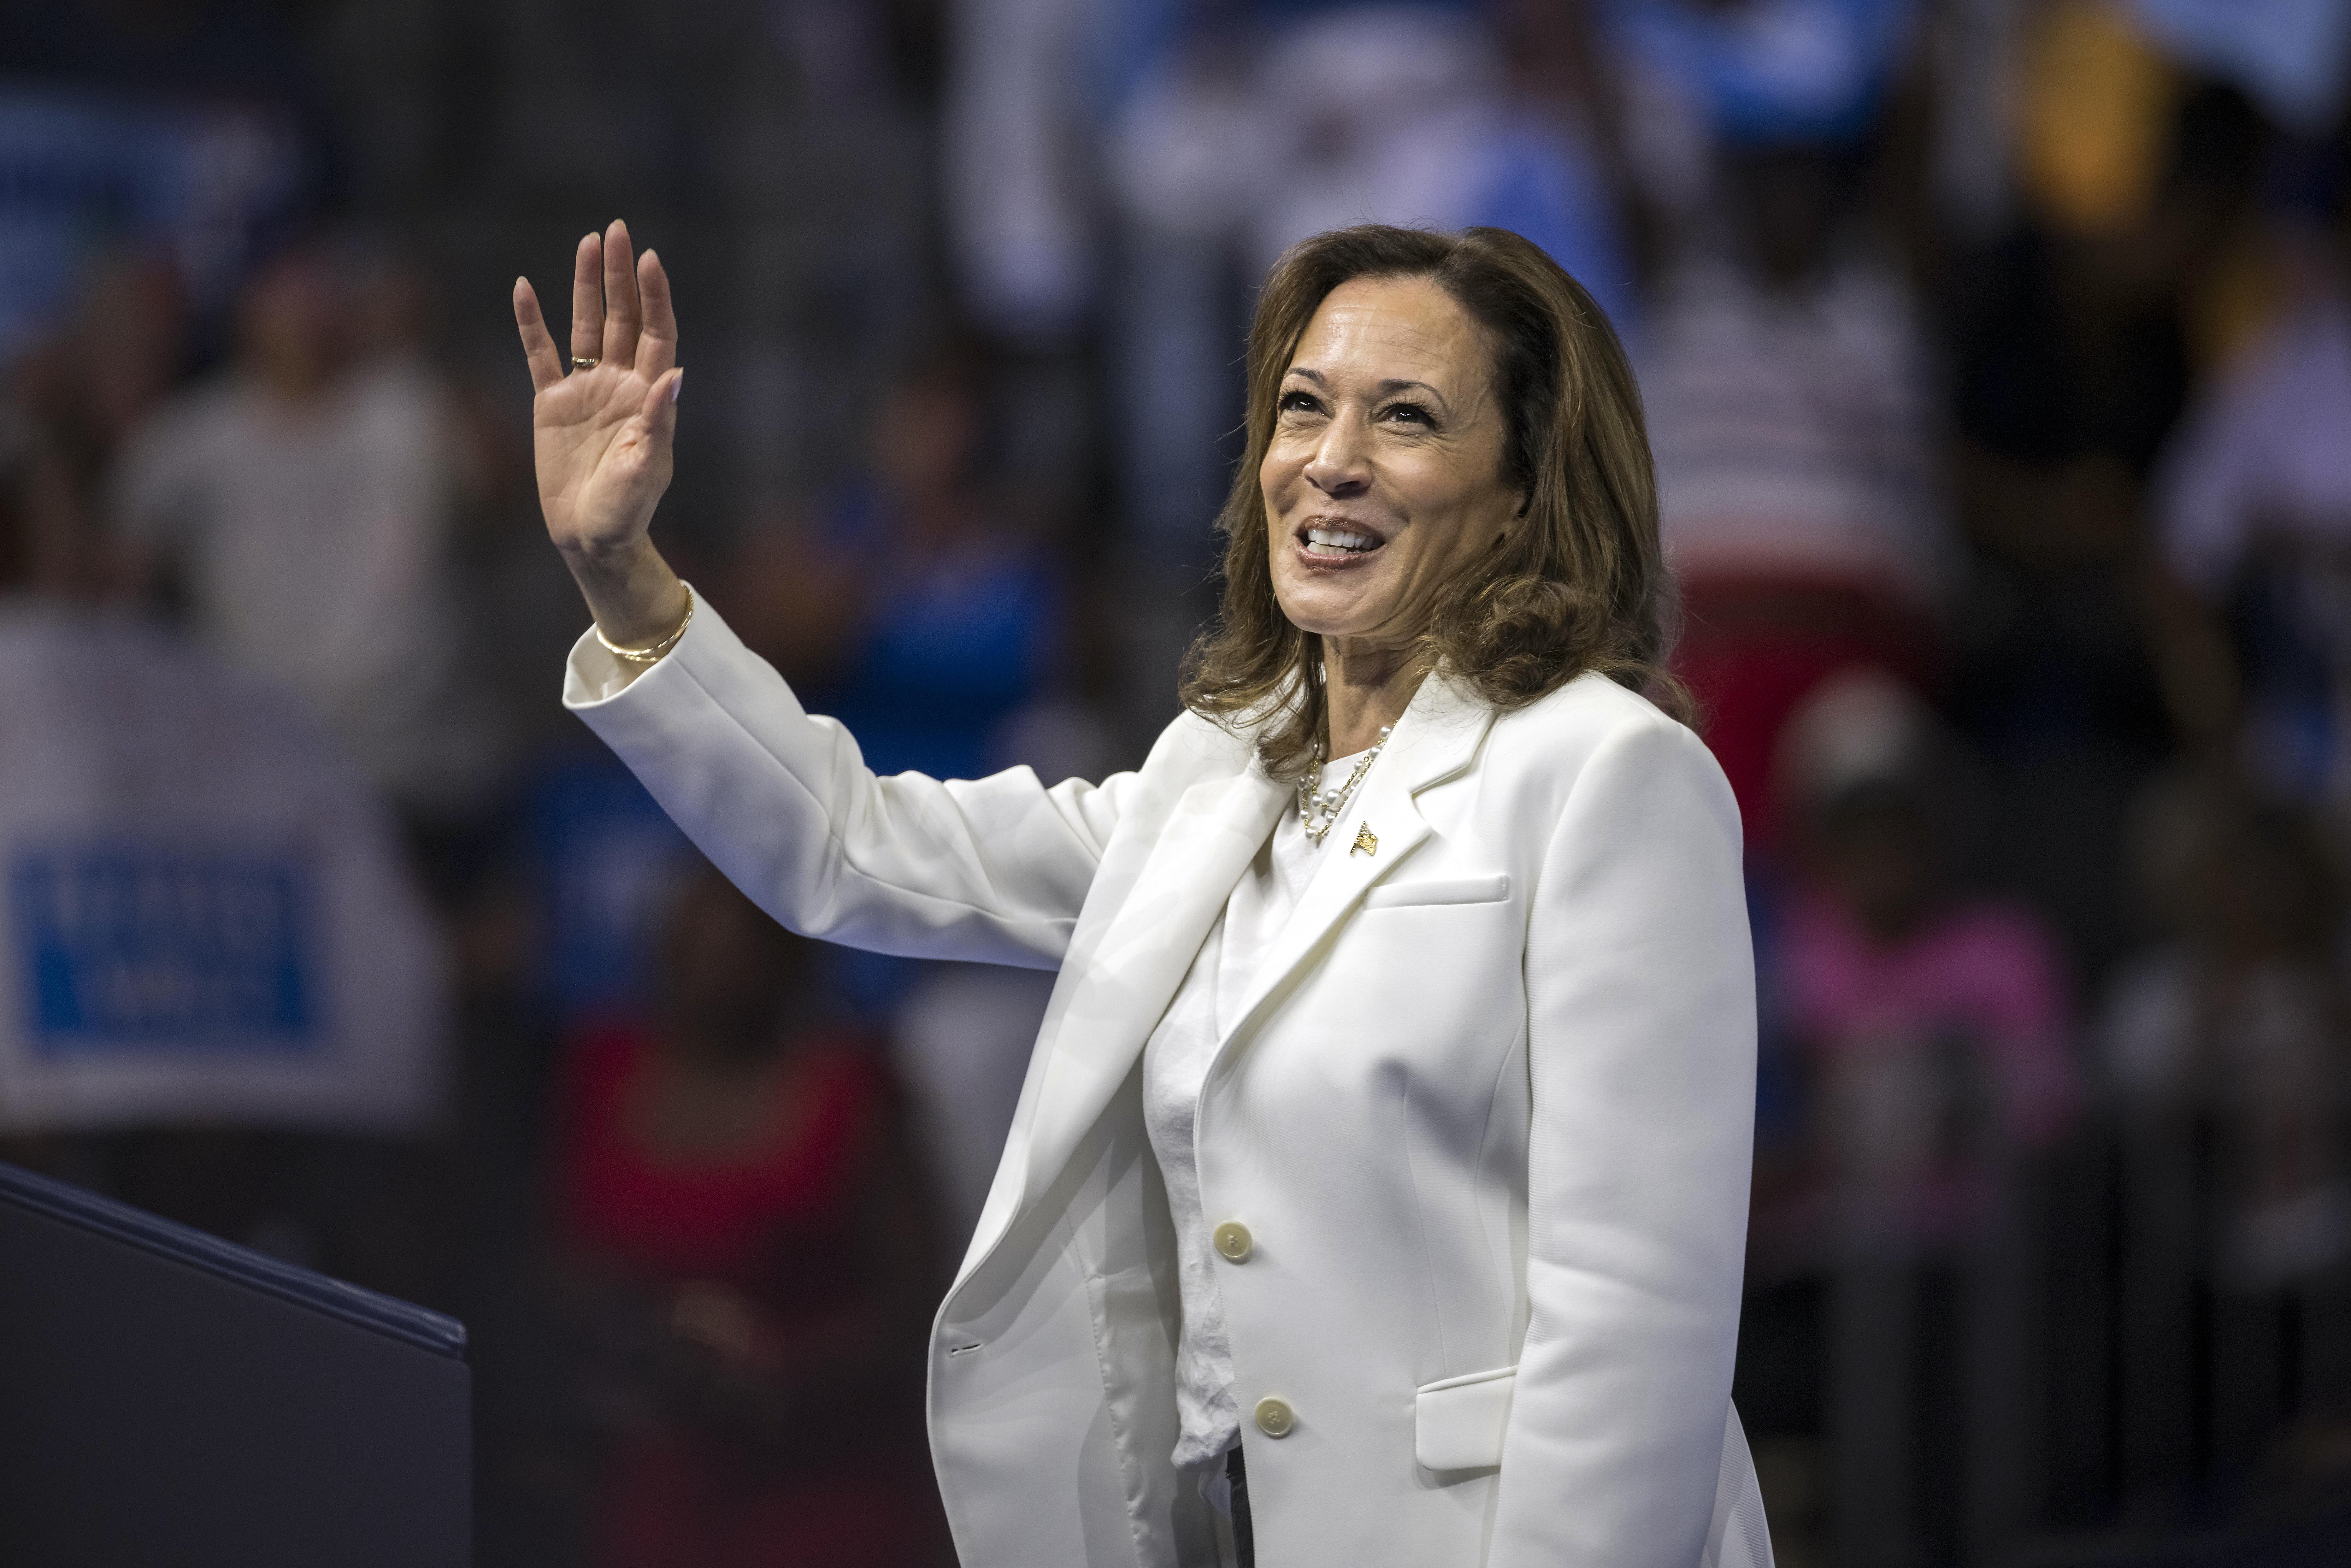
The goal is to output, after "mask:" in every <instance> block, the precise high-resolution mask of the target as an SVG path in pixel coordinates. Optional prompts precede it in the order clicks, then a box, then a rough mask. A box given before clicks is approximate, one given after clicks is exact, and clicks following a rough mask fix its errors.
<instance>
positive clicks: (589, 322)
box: [571, 235, 604, 360]
mask: <svg viewBox="0 0 2351 1568" xmlns="http://www.w3.org/2000/svg"><path fill="white" fill-rule="evenodd" d="M603 351H604V242H603V240H602V238H601V237H600V236H599V235H585V236H583V237H582V238H581V239H580V248H579V249H578V250H577V251H575V252H574V253H573V254H572V257H571V357H572V358H573V359H575V360H592V359H594V358H595V357H596V356H597V355H599V354H601V353H602V352H603Z"/></svg>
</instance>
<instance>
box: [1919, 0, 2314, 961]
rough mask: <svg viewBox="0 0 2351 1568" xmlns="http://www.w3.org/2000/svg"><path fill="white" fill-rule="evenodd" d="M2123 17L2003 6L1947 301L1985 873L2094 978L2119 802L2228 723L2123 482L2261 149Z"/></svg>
mask: <svg viewBox="0 0 2351 1568" xmlns="http://www.w3.org/2000/svg"><path fill="white" fill-rule="evenodd" d="M2135 15H2136V13H2135V12H2134V10H2133V9H2131V8H2129V7H2125V6H2121V5H2105V4H2095V3H2089V0H2049V3H2048V4H2045V5H2039V6H2036V7H2033V8H2032V9H2031V10H2030V11H2029V12H2026V13H2024V14H2023V15H2022V16H2020V18H2019V24H2020V25H2019V26H2017V27H2016V28H2015V29H2014V32H2013V37H2012V39H2011V62H2010V69H2011V77H2010V88H2009V91H2008V94H2007V97H2008V99H2009V102H2010V106H2011V107H2010V110H2009V114H2008V150H2009V164H2010V170H2011V182H2012V184H2013V188H2014V193H2015V204H2014V208H2013V211H2012V214H2011V221H2010V223H2009V225H2008V226H2007V229H2006V231H2005V232H2004V233H2002V234H2001V235H1999V236H1998V237H1997V238H1995V239H1994V240H1993V241H1991V243H1990V244H1988V245H1987V246H1983V247H1982V248H1981V249H1980V250H1979V251H1977V252H1974V253H1972V254H1967V255H1964V256H1962V257H1961V258H1960V259H1961V260H1962V262H1963V265H1962V266H1960V267H1956V268H1954V269H1952V272H1951V276H1952V277H1953V279H1954V285H1955V286H1954V288H1953V291H1952V297H1951V298H1950V299H1949V329H1950V332H1951V342H1952V345H1953V359H1954V363H1953V371H1954V381H1955V388H1954V393H1955V395H1954V406H1955V412H1956V415H1957V420H1956V423H1957V424H1958V427H1959V428H1958V434H1959V442H1958V444H1957V450H1956V454H1955V463H1954V471H1955V474H1956V476H1957V478H1958V491H1959V503H1960V504H1959V516H1960V519H1961V522H1962V525H1963V527H1964V528H1965V531H1966V533H1967V536H1968V539H1969V542H1970V546H1971V547H1972V548H1971V549H1970V560H1969V567H1970V570H1969V573H1968V577H1967V580H1966V581H1965V584H1964V591H1963V594H1962V598H1961V602H1960V604H1959V608H1958V610H1957V612H1956V614H1955V617H1954V625H1955V627H1956V628H1957V631H1958V635H1957V636H1956V637H1955V640H1954V643H1953V649H1952V659H1951V666H1950V672H1949V683H1948V685H1947V687H1946V698H1947V701H1948V704H1949V707H1950V710H1951V712H1952V713H1953V715H1954V716H1955V717H1956V718H1957V720H1958V721H1959V723H1960V724H1961V725H1962V726H1963V727H1966V728H1967V730H1968V731H1969V733H1970V735H1971V737H1973V738H1974V739H1975V741H1976V744H1977V746H1978V747H1979V749H1980V752H1981V753H1982V755H1983V757H1984V759H1985V761H1986V763H1987V765H1988V766H1989V767H1990V768H1991V771H1992V774H1993V777H1994V779H1995V781H1996V788H1995V791H1994V796H1995V800H1996V801H1997V803H1998V807H1999V814H2000V818H2001V820H2000V821H1999V823H1998V824H1997V826H1996V828H1995V831H1993V832H1992V833H1991V842H1992V843H1993V845H1994V847H1995V855H1996V860H1997V862H1998V864H1997V865H1996V867H1995V874H1997V875H1998V876H1999V878H2000V879H2001V881H2002V882H2003V883H2005V884H2006V885H2008V886H2011V887H2013V888H2015V889H2017V890H2018V891H2020V892H2022V893H2023V894H2027V895H2028V896H2030V897H2031V898H2032V900H2033V901H2034V902H2035V903H2036V904H2038V905H2039V906H2040V907H2041V908H2042V909H2043V911H2044V912H2046V913H2047V914H2048V915H2049V916H2050V917H2051V918H2052V919H2053V920H2054V921H2055V922H2056V923H2057V925H2058V926H2059V928H2060V929H2061V930H2063V931H2064V934H2065V936H2066V938H2067V943H2068V947H2069V949H2070V951H2071V953H2072V955H2073V956H2074V959H2075V961H2076V962H2077V963H2078V964H2079V965H2080V966H2081V970H2082V973H2083V974H2084V975H2085V977H2095V976H2097V975H2099V974H2101V973H2102V972H2103V971H2104V970H2105V968H2106V967H2108V966H2110V965H2111V964H2113V963H2114V962H2115V961H2116V960H2117V959H2118V958H2120V957H2121V956H2123V954H2124V953H2125V951H2126V949H2127V947H2128V946H2129V945H2130V944H2131V943H2132V942H2133V941H2134V940H2135V939H2136V937H2137V932H2136V931H2135V929H2134V925H2133V911H2132V908H2131V901H2130V900H2129V898H2128V896H2127V894H2126V888H2127V883H2128V879H2127V876H2126V873H2125V870H2124V863H2125V850H2124V846H2123V842H2122V830H2121V824H2122V823H2123V821H2125V819H2126V815H2127V809H2128V804H2129V802H2130V800H2131V799H2132V798H2133V796H2134V795H2135V794H2136V792H2137V789H2139V788H2140V787H2141V786H2142V784H2143V783H2144V782H2145V781H2146V779H2148V778H2149V777H2150V776H2151V775H2152V773H2153V772H2154V771H2155V770H2156V769H2158V768H2160V767H2161V766H2162V765H2163V764H2164V763H2165V761H2166V760H2167V759H2168V757H2169V756H2170V754H2171V752H2172V751H2173V749H2174V748H2175V747H2178V746H2179V745H2181V744H2183V743H2184V744H2188V745H2191V746H2196V747H2206V746H2210V745H2214V744H2219V743H2220V741H2221V738H2222V737H2223V735H2224V733H2225V730H2226V728H2227V726H2228V723H2229V718H2230V690H2229V683H2230V680H2231V676H2230V674H2229V671H2228V668H2227V664H2228V656H2227V651H2226V648H2225V646H2224V645H2223V644H2222V643H2220V641H2219V640H2218V639H2217V638H2216V636H2215V635H2214V633H2213V630H2212V624H2211V619H2210V615H2209V614H2208V613H2206V612H2204V611H2203V610H2202V609H2201V608H2200V607H2199V605H2198V604H2197V603H2196V601H2195V600H2194V599H2193V598H2192V597H2191V596H2190V595H2189V594H2188V593H2187V592H2185V591H2182V589H2181V588H2180V586H2179V582H2178V580H2177V579H2176V578H2175V577H2174V576H2173V574H2172V573H2171V572H2170V571H2169V570H2168V569H2167V568H2166V566H2165V563H2164V559H2163V552H2162V551H2161V549H2159V548H2158V542H2157V538H2156V535H2155V531H2154V530H2153V529H2152V528H2150V527H2149V519H2148V516H2147V485H2148V482H2149V478H2150V476H2151V473H2152V470H2153V468H2154V465H2155V464H2156V462H2157V460H2158V455H2160V454H2161V452H2162V451H2163V449H2164V446H2165V444H2166V443H2167V441H2168V439H2169V437H2170V434H2171V433H2172V430H2173V427H2174V425H2175V423H2177V421H2178V419H2179V415H2180V413H2181V411H2182V409H2183V408H2184V406H2185V405H2186V402H2187V399H2188V397H2189V390H2190V387H2191V384H2192V382H2193V380H2194V378H2195V376H2196V374H2197V373H2198V371H2199V358H2200V350H2199V339H2200V337H2201V332H2200V329H2199V321H2200V320H2202V319H2204V318H2205V317H2206V316H2207V315H2208V314H2209V312H2210V309H2211V308H2212V300H2213V287H2214V285H2215V283H2216V279H2217V273H2216V270H2215V269H2216V267H2217V266H2218V264H2219V263H2220V260H2221V259H2222V258H2223V257H2224V256H2226V255H2227V253H2228V250H2229V246H2230V242H2231V238H2232V236H2233V235H2235V234H2236V233H2237V232H2238V230H2239V226H2240V225H2241V222H2242V220H2243V217H2244V215H2245V214H2246V212H2247V210H2248V208H2249V206H2250V204H2251V203H2252V197H2253V194H2254V193H2255V191H2256V189H2257V182H2256V174H2257V172H2258V171H2259V170H2260V169H2261V168H2262V163H2263V161H2264V159H2265V157H2266V150H2267V148H2268V147H2269V145H2270V142H2271V137H2272V132H2271V130H2270V128H2269V126H2268V125H2267V123H2266V122H2265V121H2264V120H2263V119H2262V116H2261V115H2260V113H2259V112H2258V111H2257V110H2256V109H2255V108H2254V106H2253V105H2252V103H2251V102H2250V101H2249V100H2248V99H2247V98H2246V97H2245V95H2244V94H2243V93H2241V92H2240V91H2239V90H2237V89H2235V88H2233V87H2231V86H2229V85H2227V84H2226V83H2222V82H2216V81H2213V80H2210V79H2206V78H2199V77H2198V76H2197V75H2195V74H2193V73H2191V72H2189V71H2188V70H2185V69H2183V68H2182V67H2181V66H2180V64H2179V62H2178V61H2176V60H2175V59H2174V58H2172V57H2169V56H2168V55H2167V54H2165V53H2164V52H2163V50H2162V49H2160V48H2159V47H2158V45H2157V44H2156V42H2155V41H2154V40H2152V39H2151V38H2150V37H2149V36H2148V35H2147V32H2146V31H2145V29H2144V28H2143V27H2142V26H2140V25H2139V24H2138V23H2137V21H2136V20H2135Z"/></svg>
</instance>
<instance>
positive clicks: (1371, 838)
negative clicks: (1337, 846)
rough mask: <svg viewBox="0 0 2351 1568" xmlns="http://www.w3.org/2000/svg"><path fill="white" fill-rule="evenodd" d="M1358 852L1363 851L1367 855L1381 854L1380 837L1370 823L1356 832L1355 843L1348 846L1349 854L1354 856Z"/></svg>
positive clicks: (1366, 823)
mask: <svg viewBox="0 0 2351 1568" xmlns="http://www.w3.org/2000/svg"><path fill="white" fill-rule="evenodd" d="M1357 850H1361V851H1363V852H1364V853H1365V854H1367V855H1375V854H1377V853H1379V852H1380V836H1379V835H1378V834H1377V833H1374V831H1372V825H1371V824H1370V823H1369V822H1365V823H1364V825H1363V826H1362V827H1360V828H1357V829H1356V830H1355V841H1354V842H1353V843H1352V844H1350V845H1348V846H1347V852H1348V853H1349V854H1353V853H1354V852H1356V851H1357Z"/></svg>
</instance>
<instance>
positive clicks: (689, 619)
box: [589, 582, 694, 664]
mask: <svg viewBox="0 0 2351 1568" xmlns="http://www.w3.org/2000/svg"><path fill="white" fill-rule="evenodd" d="M678 586H679V587H680V588H683V589H684V590H685V619H684V620H683V621H681V622H678V623H677V630H676V631H674V632H671V633H670V634H669V635H668V636H666V637H664V638H663V639H662V640H661V641H660V642H658V643H653V645H652V646H651V647H646V648H623V647H622V646H621V645H620V644H619V643H615V642H613V641H612V640H611V638H610V637H607V636H605V635H604V629H603V628H602V627H601V626H598V625H595V624H593V623H592V622H591V623H590V627H589V629H590V631H592V632H595V633H596V641H598V642H599V643H602V644H604V652H606V653H610V654H611V655H612V657H614V658H616V659H626V660H628V661H629V663H631V664H653V663H655V662H656V661H658V660H659V659H660V658H661V656H662V655H663V654H664V653H668V652H669V651H670V650H671V649H672V648H674V647H676V646H677V640H678V639H679V638H680V637H683V636H684V635H685V629H686V628H687V627H689V626H691V625H693V624H694V584H692V583H690V582H681V583H679V584H678Z"/></svg>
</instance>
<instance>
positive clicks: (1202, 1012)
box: [1143, 751, 1363, 1467]
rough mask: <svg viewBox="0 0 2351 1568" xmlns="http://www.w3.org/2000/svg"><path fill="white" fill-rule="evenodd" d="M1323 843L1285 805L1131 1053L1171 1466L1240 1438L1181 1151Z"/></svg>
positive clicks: (1209, 1250)
mask: <svg viewBox="0 0 2351 1568" xmlns="http://www.w3.org/2000/svg"><path fill="white" fill-rule="evenodd" d="M1362 757H1363V753H1362V752H1360V751H1359V752H1356V753H1355V754H1354V755H1353V756H1351V757H1343V758H1339V759H1338V760H1337V761H1335V762H1332V763H1328V764H1326V765H1325V766H1324V768H1323V773H1322V780H1321V782H1322V783H1323V784H1326V785H1327V784H1329V783H1331V782H1332V781H1333V780H1334V779H1335V780H1343V779H1345V778H1346V777H1347V775H1348V774H1349V773H1352V772H1353V770H1354V768H1355V764H1356V762H1357V761H1359V760H1360V759H1361V758H1362ZM1358 788H1359V789H1360V786H1359V787H1358ZM1332 831H1333V832H1336V831H1337V830H1336V829H1335V828H1334V829H1333V830H1332ZM1330 842H1331V840H1330V838H1329V837H1328V836H1326V837H1325V838H1324V839H1323V840H1322V843H1320V844H1318V843H1316V842H1315V841H1313V840H1311V839H1310V838H1308V837H1307V836H1306V829H1305V826H1304V824H1302V823H1301V821H1299V818H1298V812H1297V810H1295V809H1294V808H1293V809H1291V810H1286V811H1284V812H1282V814H1281V815H1280V817H1279V818H1277V819H1276V820H1275V821H1274V825H1273V831H1272V832H1271V833H1270V834H1269V835H1267V838H1266V841H1265V842H1264V843H1262V844H1260V845H1259V846H1258V852H1257V858H1256V859H1254V860H1252V861H1250V862H1249V870H1247V871H1246V872H1244V873H1241V879H1240V881H1238V882H1237V883H1234V884H1233V891H1232V895H1231V897H1229V898H1228V899H1227V900H1226V903H1225V912H1224V914H1223V915H1219V916H1217V923H1216V925H1214V926H1213V927H1211V928H1210V929H1209V932H1208V936H1207V940H1206V941H1204V942H1203V943H1201V945H1200V951H1199V955H1198V956H1196V957H1195V958H1194V959H1193V960H1192V967H1191V968H1190V969H1189V970H1188V971H1186V974H1185V976H1184V983H1183V984H1182V985H1181V986H1180V987H1178V988H1176V992H1175V999H1174V1000H1172V1001H1170V1002H1169V1003H1168V1004H1167V1010H1166V1012H1165V1013H1164V1014H1162V1015H1161V1016H1160V1019H1159V1027H1158V1028H1157V1029H1155V1030H1153V1031H1152V1033H1151V1039H1150V1041H1149V1043H1147V1044H1146V1045H1144V1048H1143V1121H1144V1128H1145V1129H1146V1130H1147V1131H1148V1133H1149V1134H1150V1136H1151V1152H1152V1153H1153V1155H1156V1156H1157V1158H1158V1160H1159V1174H1160V1176H1162V1177H1163V1178H1164V1179H1165V1182H1166V1184H1167V1207H1168V1209H1169V1211H1170V1212H1171V1213H1172V1214H1173V1215H1174V1217H1175V1238H1176V1242H1175V1244H1176V1261H1177V1274H1176V1279H1177V1282H1178V1284H1179V1286H1180V1289H1181V1293H1182V1296H1183V1301H1184V1330H1183V1335H1182V1337H1181V1339H1180V1340H1179V1341H1178V1342H1177V1343H1176V1347H1175V1409H1176V1414H1177V1416H1179V1418H1180V1419H1181V1421H1182V1430H1181V1432H1180V1433H1179V1434H1178V1436H1177V1437H1176V1439H1175V1464H1176V1465H1177V1466H1178V1467H1186V1466H1206V1465H1207V1464H1208V1463H1210V1462H1211V1461H1213V1460H1215V1459H1216V1458H1217V1457H1218V1456H1219V1455H1221V1454H1223V1453H1224V1452H1225V1451H1226V1450H1227V1449H1228V1448H1232V1447H1233V1446H1234V1445H1235V1444H1237V1443H1238V1442H1239V1441H1240V1435H1241V1424H1240V1423H1241V1418H1240V1409H1239V1406H1238V1405H1237V1404H1235V1402H1234V1400H1233V1353H1232V1346H1231V1344H1230V1343H1229V1342H1228V1340H1227V1338H1226V1336H1225V1313H1224V1307H1223V1305H1222V1303H1221V1302H1220V1301H1219V1300H1218V1299H1217V1272H1216V1271H1217V1253H1216V1249H1215V1248H1214V1247H1213V1246H1211V1245H1210V1243H1209V1233H1210V1232H1211V1231H1212V1230H1213V1229H1214V1228H1215V1225H1214V1222H1212V1221H1211V1220H1209V1219H1208V1218H1207V1216H1206V1215H1204V1214H1202V1213H1201V1212H1200V1166H1199V1160H1198V1157H1197V1155H1196V1152H1195V1150H1194V1147H1193V1139H1194V1130H1195V1127H1196V1124H1197V1120H1198V1113H1199V1105H1200V1090H1201V1088H1202V1086H1203V1085H1205V1084H1206V1083H1207V1081H1208V1069H1209V1067H1210V1066H1211V1065H1213V1064H1214V1063H1215V1061H1216V1060H1217V1047H1219V1046H1220V1045H1222V1044H1223V1043H1224V1039H1225V1035H1226V1034H1227V1032H1228V1031H1229V1030H1231V1029H1232V1027H1233V1026H1234V1025H1235V1024H1237V1023H1238V1022H1239V1021H1240V1019H1238V1018H1236V1017H1235V1016H1234V1014H1233V1009H1235V1008H1237V1007H1238V1006H1239V1005H1240V1000H1241V998H1242V997H1244V996H1246V995H1247V994H1248V993H1249V982H1250V980H1252V979H1254V978H1255V977H1256V976H1257V967H1258V960H1259V957H1260V956H1262V955H1263V954H1264V953H1265V952H1266V950H1267V949H1268V948H1270V947H1271V946H1273V941H1274V938H1275V937H1276V936H1280V934H1281V928H1282V925H1284V924H1285V923H1286V922H1288V920H1289V919H1290V911H1291V910H1293V909H1295V908H1297V907H1298V900H1299V898H1300V897H1301V895H1302V894H1304V893H1305V892H1306V884H1307V883H1309V882H1311V880H1312V879H1313V876H1314V868H1315V866H1316V865H1317V864H1318V863H1319V862H1320V859H1321V856H1322V850H1323V848H1324V847H1325V846H1327V845H1328V844H1329V843H1330Z"/></svg>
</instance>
